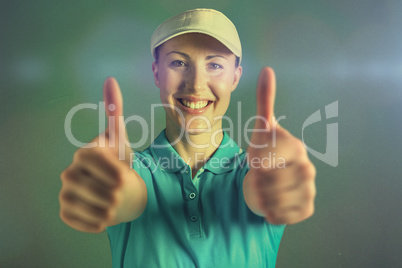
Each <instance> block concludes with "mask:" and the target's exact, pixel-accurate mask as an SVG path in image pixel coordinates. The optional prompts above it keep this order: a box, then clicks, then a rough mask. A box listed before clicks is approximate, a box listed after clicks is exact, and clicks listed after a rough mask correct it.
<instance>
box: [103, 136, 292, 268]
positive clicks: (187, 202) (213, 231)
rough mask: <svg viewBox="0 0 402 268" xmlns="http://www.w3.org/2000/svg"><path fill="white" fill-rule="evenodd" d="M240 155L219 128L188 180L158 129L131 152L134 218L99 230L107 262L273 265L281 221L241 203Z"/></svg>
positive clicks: (169, 267) (243, 165) (186, 266)
mask: <svg viewBox="0 0 402 268" xmlns="http://www.w3.org/2000/svg"><path fill="white" fill-rule="evenodd" d="M245 156H246V154H245V153H244V152H243V151H242V150H241V149H240V148H239V147H238V146H237V144H236V143H235V142H234V141H233V140H232V139H231V138H230V137H229V136H228V135H227V134H226V133H225V132H224V135H223V140H222V142H221V145H220V146H219V147H218V149H217V150H216V151H215V153H214V154H213V156H212V157H211V158H210V159H209V160H208V161H207V162H206V163H205V164H204V166H203V167H202V168H201V169H200V170H199V171H198V172H197V174H196V176H195V178H194V179H192V178H191V168H190V167H189V166H188V165H187V164H186V163H185V162H184V161H183V159H182V158H181V157H180V156H179V154H178V153H177V152H176V151H175V149H174V148H173V147H172V146H171V145H170V144H169V142H168V140H167V138H166V135H165V131H162V132H161V133H160V135H159V136H158V137H157V138H156V139H155V140H154V142H153V143H152V144H151V146H150V147H148V148H147V149H146V150H145V151H143V152H136V160H135V161H134V163H133V168H134V169H135V170H136V171H137V172H138V174H139V175H140V176H141V177H142V178H143V180H144V182H145V184H146V186H147V192H148V202H147V205H146V208H145V210H144V212H143V213H142V215H141V216H140V217H139V218H137V219H135V220H134V221H131V222H125V223H121V224H118V225H115V226H111V227H108V228H106V231H107V234H108V237H109V241H110V246H111V251H112V260H113V267H141V268H148V267H167V268H173V267H183V268H190V267H220V268H224V267H231V268H232V267H241V268H244V267H272V268H273V267H275V262H276V256H277V253H278V247H279V243H280V241H281V238H282V235H283V232H284V229H285V225H272V224H270V223H267V222H266V221H265V220H264V218H263V217H260V216H257V215H256V214H254V213H253V212H252V211H251V210H250V209H249V208H248V207H247V205H246V203H245V201H244V197H243V188H242V185H243V179H244V176H245V174H246V173H247V171H248V169H249V168H248V166H247V162H246V157H245Z"/></svg>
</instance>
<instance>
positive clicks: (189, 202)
mask: <svg viewBox="0 0 402 268" xmlns="http://www.w3.org/2000/svg"><path fill="white" fill-rule="evenodd" d="M182 176H183V183H184V185H183V187H184V191H185V193H186V197H185V202H186V206H187V213H188V214H187V215H188V216H187V217H188V218H187V219H188V224H189V232H190V237H191V238H199V237H201V223H200V211H199V208H198V191H197V189H196V188H195V186H194V184H193V182H192V178H191V172H189V169H188V168H186V169H184V170H183V171H182Z"/></svg>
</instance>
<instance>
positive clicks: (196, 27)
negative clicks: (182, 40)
mask: <svg viewBox="0 0 402 268" xmlns="http://www.w3.org/2000/svg"><path fill="white" fill-rule="evenodd" d="M186 33H203V34H207V35H209V36H212V37H213V38H215V39H217V40H218V41H219V42H221V43H222V44H224V45H225V46H226V47H227V48H228V49H229V50H230V51H232V52H233V54H235V55H236V56H237V57H239V63H240V62H241V44H240V38H239V34H238V33H237V30H236V27H235V26H234V24H233V23H232V22H231V21H230V20H229V19H228V18H227V17H226V16H225V15H224V14H222V13H221V12H219V11H216V10H214V9H206V8H197V9H192V10H188V11H185V12H183V13H181V14H179V15H176V16H174V17H171V18H170V19H167V20H166V21H164V22H163V23H162V24H161V25H159V26H158V28H156V30H155V32H154V33H153V35H152V37H151V52H152V56H153V57H154V58H155V48H156V47H158V46H160V45H162V44H163V43H164V42H166V41H168V40H169V39H172V38H173V37H176V36H178V35H182V34H186Z"/></svg>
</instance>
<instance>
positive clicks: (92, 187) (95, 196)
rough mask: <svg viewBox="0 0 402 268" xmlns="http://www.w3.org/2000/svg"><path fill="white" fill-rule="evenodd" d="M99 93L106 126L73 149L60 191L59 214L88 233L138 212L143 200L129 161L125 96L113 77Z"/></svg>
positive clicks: (143, 189)
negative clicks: (102, 98)
mask: <svg viewBox="0 0 402 268" xmlns="http://www.w3.org/2000/svg"><path fill="white" fill-rule="evenodd" d="M103 93H104V102H105V110H106V114H107V117H108V127H107V129H106V130H105V131H104V132H103V133H101V134H100V135H99V136H98V137H96V138H95V139H94V140H93V141H92V142H91V143H89V144H96V146H95V147H93V146H84V147H82V148H80V149H78V150H77V151H76V152H75V154H74V158H73V162H72V163H71V165H70V166H69V167H67V168H66V169H65V170H64V171H63V173H62V174H61V180H62V188H61V190H60V194H59V201H60V218H61V219H62V220H63V221H64V222H65V223H66V224H67V225H69V226H70V227H72V228H74V229H76V230H79V231H83V232H91V233H99V232H102V231H103V230H104V229H105V227H106V226H111V225H115V224H118V223H121V222H125V221H130V220H133V219H135V218H137V217H139V216H140V215H141V213H142V212H143V210H144V209H145V205H146V202H147V191H146V186H145V183H144V181H143V180H142V178H141V177H140V176H139V175H138V173H137V172H136V171H134V169H132V167H131V166H130V154H132V153H133V151H132V150H131V148H130V147H129V146H127V144H128V141H127V132H126V128H125V124H124V118H123V98H122V95H121V91H120V88H119V85H118V83H117V81H116V80H115V79H114V78H108V79H106V81H105V84H104V89H103ZM89 144H88V145H89Z"/></svg>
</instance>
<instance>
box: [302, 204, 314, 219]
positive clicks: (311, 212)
mask: <svg viewBox="0 0 402 268" xmlns="http://www.w3.org/2000/svg"><path fill="white" fill-rule="evenodd" d="M314 210H315V209H314V205H310V206H307V208H306V209H305V211H304V213H303V214H304V215H303V216H304V219H307V218H310V217H311V216H313V215H314Z"/></svg>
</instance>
